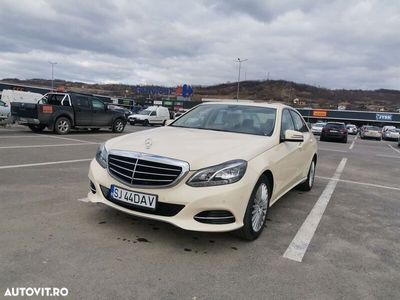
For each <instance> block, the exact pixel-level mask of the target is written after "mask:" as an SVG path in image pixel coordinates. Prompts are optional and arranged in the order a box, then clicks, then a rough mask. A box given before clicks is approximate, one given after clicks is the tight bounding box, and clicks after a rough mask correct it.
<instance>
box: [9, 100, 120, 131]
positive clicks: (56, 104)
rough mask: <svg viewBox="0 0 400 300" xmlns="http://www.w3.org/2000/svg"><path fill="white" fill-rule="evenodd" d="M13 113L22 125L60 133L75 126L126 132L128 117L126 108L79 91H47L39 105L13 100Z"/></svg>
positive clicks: (32, 128)
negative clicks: (118, 108) (119, 107)
mask: <svg viewBox="0 0 400 300" xmlns="http://www.w3.org/2000/svg"><path fill="white" fill-rule="evenodd" d="M11 114H12V115H13V116H14V117H15V120H16V121H17V122H18V123H19V124H22V125H26V126H28V127H29V128H30V129H31V130H32V131H34V132H41V131H43V130H44V129H45V128H46V127H47V128H49V129H50V130H52V131H54V132H56V133H58V134H67V133H69V132H70V130H71V129H72V128H92V129H93V130H97V129H99V128H102V127H105V128H111V129H112V131H113V132H117V133H120V132H123V131H124V128H125V124H126V118H125V115H124V113H123V111H120V110H112V109H108V107H107V105H106V104H105V103H104V102H102V101H101V100H100V99H98V98H96V97H94V96H90V95H85V94H78V93H48V94H46V95H44V96H43V98H41V99H40V100H39V101H38V103H37V104H34V103H25V102H13V103H11Z"/></svg>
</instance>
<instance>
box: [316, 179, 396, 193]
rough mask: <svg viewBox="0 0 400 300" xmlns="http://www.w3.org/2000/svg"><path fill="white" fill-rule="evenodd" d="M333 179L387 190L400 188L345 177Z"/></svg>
mask: <svg viewBox="0 0 400 300" xmlns="http://www.w3.org/2000/svg"><path fill="white" fill-rule="evenodd" d="M315 177H316V178H319V179H326V180H331V178H329V177H324V176H315ZM333 180H336V181H340V182H346V183H351V184H359V185H365V186H370V187H374V188H381V189H388V190H394V191H400V188H397V187H393V186H387V185H381V184H374V183H367V182H360V181H353V180H347V179H333Z"/></svg>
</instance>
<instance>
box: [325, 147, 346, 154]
mask: <svg viewBox="0 0 400 300" xmlns="http://www.w3.org/2000/svg"><path fill="white" fill-rule="evenodd" d="M318 150H322V151H333V152H340V153H347V150H336V149H328V148H320V147H318Z"/></svg>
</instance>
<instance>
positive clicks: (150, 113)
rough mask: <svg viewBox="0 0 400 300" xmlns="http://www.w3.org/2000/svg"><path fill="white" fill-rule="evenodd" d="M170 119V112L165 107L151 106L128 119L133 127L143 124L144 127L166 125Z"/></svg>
mask: <svg viewBox="0 0 400 300" xmlns="http://www.w3.org/2000/svg"><path fill="white" fill-rule="evenodd" d="M169 119H170V115H169V110H168V108H166V107H163V106H149V107H148V108H146V109H143V110H141V111H140V112H138V113H137V114H134V115H130V116H129V117H128V121H129V123H130V124H131V125H135V124H143V125H144V126H148V125H155V124H158V125H165V122H166V121H167V120H169Z"/></svg>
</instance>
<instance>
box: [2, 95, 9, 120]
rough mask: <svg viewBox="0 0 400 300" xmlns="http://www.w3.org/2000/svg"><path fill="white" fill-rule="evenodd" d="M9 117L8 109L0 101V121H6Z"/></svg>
mask: <svg viewBox="0 0 400 300" xmlns="http://www.w3.org/2000/svg"><path fill="white" fill-rule="evenodd" d="M9 116H10V107H9V106H8V105H7V104H6V103H5V102H4V101H1V100H0V121H4V120H7V119H8V118H9Z"/></svg>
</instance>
